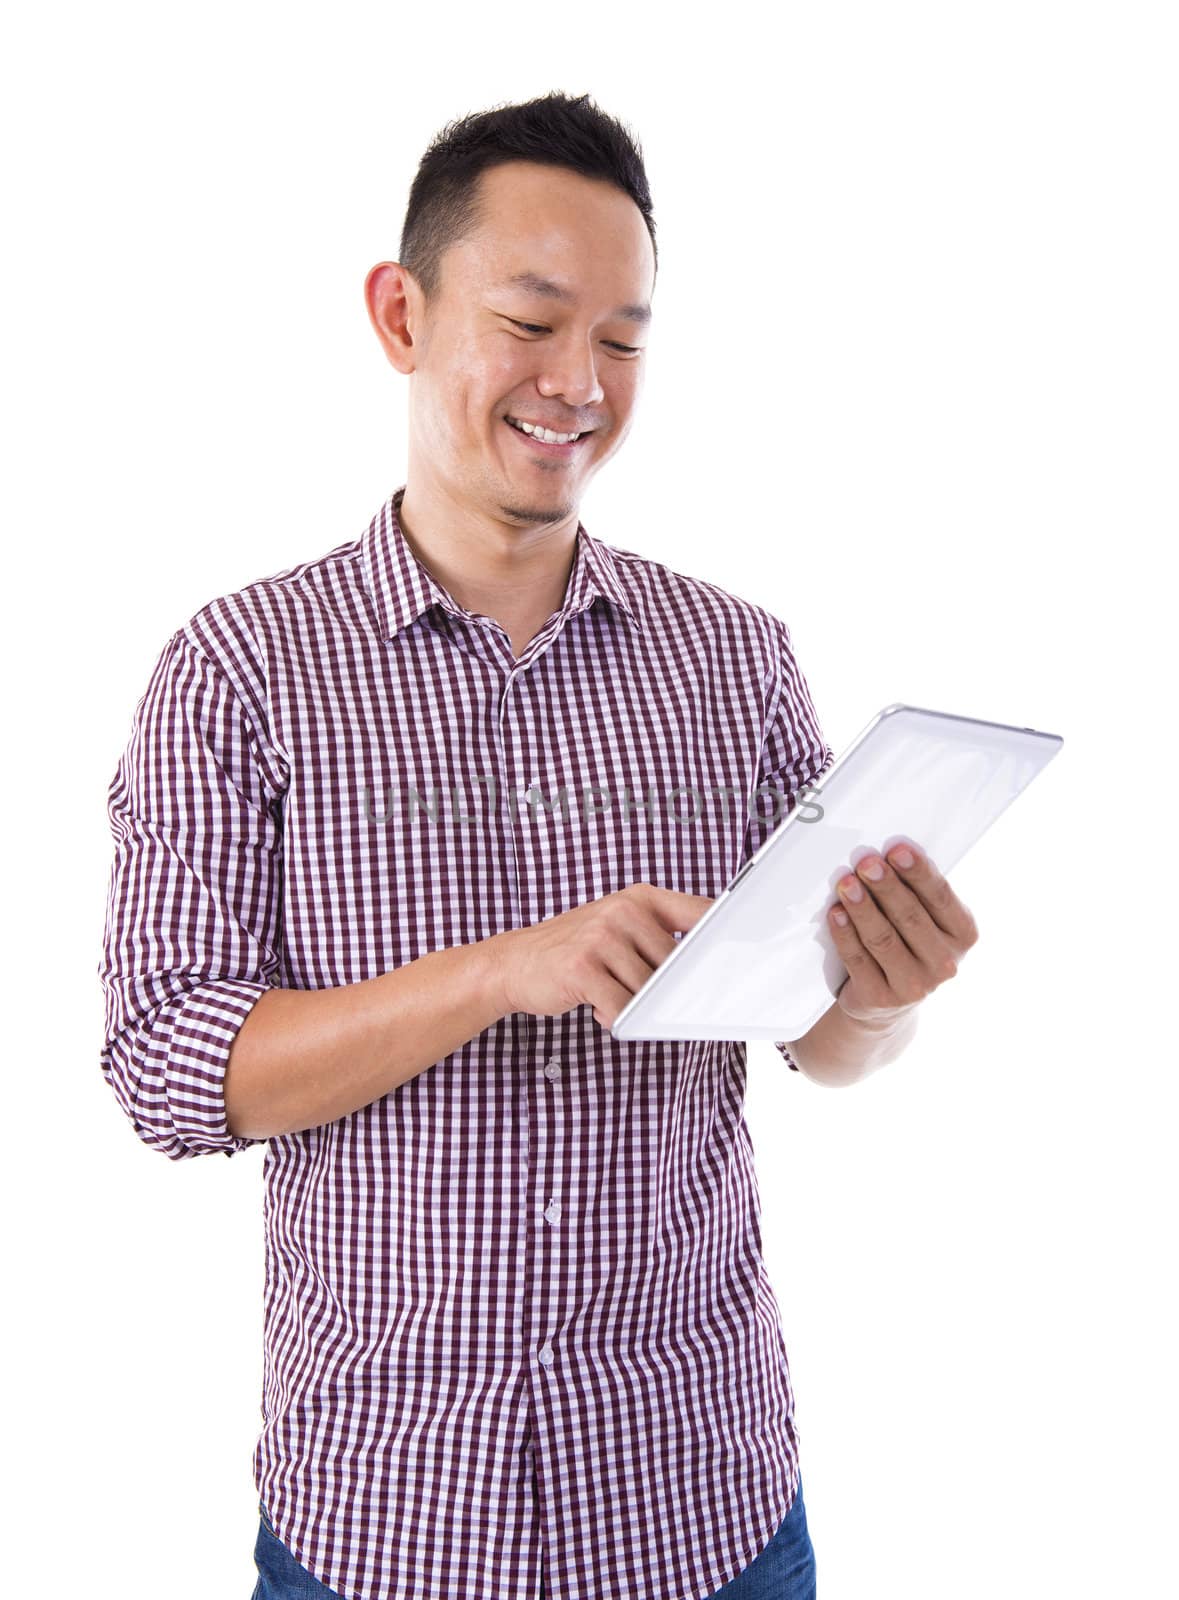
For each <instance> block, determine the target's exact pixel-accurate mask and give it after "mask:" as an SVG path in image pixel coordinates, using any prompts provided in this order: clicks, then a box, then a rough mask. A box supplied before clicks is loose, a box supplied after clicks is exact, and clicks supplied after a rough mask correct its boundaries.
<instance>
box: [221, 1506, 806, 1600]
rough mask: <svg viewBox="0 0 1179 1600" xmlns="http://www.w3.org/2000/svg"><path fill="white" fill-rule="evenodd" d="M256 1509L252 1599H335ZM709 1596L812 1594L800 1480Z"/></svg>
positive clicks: (789, 1597) (802, 1597) (801, 1597)
mask: <svg viewBox="0 0 1179 1600" xmlns="http://www.w3.org/2000/svg"><path fill="white" fill-rule="evenodd" d="M258 1510H259V1512H260V1514H261V1516H260V1521H259V1524H258V1540H257V1543H256V1544H255V1545H254V1565H255V1566H256V1567H257V1568H258V1582H257V1584H256V1585H255V1587H254V1593H253V1594H252V1595H251V1597H250V1600H339V1596H338V1595H337V1594H336V1591H335V1590H334V1589H328V1588H325V1587H324V1585H323V1584H322V1583H320V1582H319V1580H318V1579H317V1578H313V1577H312V1576H311V1574H310V1573H309V1572H308V1571H307V1569H306V1567H301V1566H300V1565H299V1563H298V1562H297V1561H296V1560H295V1558H294V1556H293V1555H292V1554H291V1552H290V1551H289V1550H288V1549H287V1547H286V1545H285V1544H283V1543H282V1542H281V1541H280V1540H279V1539H278V1537H277V1536H276V1535H275V1532H274V1529H273V1528H272V1527H271V1526H270V1519H269V1517H268V1516H267V1515H266V1509H265V1507H264V1506H263V1505H262V1504H261V1502H259V1505H258ZM541 1600H544V1586H543V1584H542V1586H541ZM710 1600H815V1551H814V1546H813V1545H812V1544H811V1536H810V1533H809V1531H808V1529H807V1525H806V1506H805V1505H804V1504H803V1500H802V1484H801V1482H800V1483H799V1485H798V1493H797V1494H796V1495H795V1497H794V1504H793V1505H792V1506H791V1508H790V1510H789V1511H788V1512H787V1513H786V1516H785V1518H784V1520H783V1521H782V1523H781V1524H780V1526H779V1528H778V1531H777V1532H776V1533H775V1534H774V1537H773V1538H772V1539H771V1540H770V1542H769V1544H768V1545H767V1546H766V1548H765V1549H764V1550H762V1551H760V1552H759V1554H758V1555H756V1556H754V1558H753V1560H752V1561H751V1562H750V1563H749V1565H748V1566H747V1567H746V1568H745V1569H744V1571H743V1572H739V1573H738V1574H737V1576H736V1577H735V1578H732V1579H730V1581H729V1582H728V1583H726V1584H725V1586H724V1588H722V1589H718V1590H717V1591H716V1593H715V1594H714V1595H712V1596H711V1597H710Z"/></svg>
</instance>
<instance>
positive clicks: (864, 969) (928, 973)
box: [827, 845, 978, 1024]
mask: <svg viewBox="0 0 1179 1600" xmlns="http://www.w3.org/2000/svg"><path fill="white" fill-rule="evenodd" d="M903 848H904V847H903V846H901V845H894V846H893V848H892V849H891V850H890V851H889V853H888V856H887V857H884V856H882V855H867V856H865V857H864V859H863V860H862V861H861V862H859V863H858V865H857V867H856V870H855V872H854V873H845V874H844V875H843V876H842V877H841V878H840V880H839V882H838V884H837V885H836V888H837V889H838V891H839V904H840V906H842V909H843V910H844V911H845V912H846V913H847V916H848V921H847V923H846V925H845V926H844V927H842V928H841V927H840V926H839V924H838V922H837V921H836V919H835V910H836V908H835V907H832V908H831V910H829V911H828V913H827V925H828V927H829V928H830V930H831V934H832V937H833V938H834V940H835V948H836V950H837V951H838V952H839V958H840V960H841V961H842V962H843V964H844V966H845V967H846V968H847V973H848V975H847V980H846V982H845V983H844V984H843V986H842V987H841V989H840V991H839V993H838V995H837V996H836V1002H837V1004H838V1005H839V1006H841V1007H842V1009H843V1010H844V1011H845V1012H846V1013H847V1015H848V1016H849V1017H853V1018H854V1019H855V1020H856V1021H858V1022H869V1023H880V1024H887V1023H889V1022H892V1021H894V1020H896V1019H897V1018H899V1017H900V1016H902V1015H903V1014H904V1013H905V1012H907V1011H911V1010H912V1008H913V1007H914V1006H915V1005H918V1004H919V1003H920V1002H921V1001H922V1000H924V999H925V997H926V995H927V994H931V993H932V992H933V990H934V989H936V988H937V987H938V985H939V984H942V983H945V982H946V980H947V979H949V978H952V977H953V976H954V975H955V973H956V972H957V971H958V963H959V961H961V959H962V957H963V956H964V955H965V953H966V951H967V950H969V949H970V947H971V945H972V944H974V942H975V941H976V939H977V938H978V927H977V925H976V924H975V920H974V918H973V917H972V916H971V914H970V912H969V910H968V909H967V908H966V906H964V905H963V904H962V901H961V900H959V898H958V896H957V895H956V894H955V893H954V891H953V889H951V888H950V885H949V884H948V883H947V881H946V880H945V878H943V877H942V875H941V873H940V872H939V871H938V870H937V868H936V867H935V866H934V865H933V863H932V862H931V861H930V860H929V859H928V858H927V857H926V856H925V855H923V854H922V853H921V852H920V851H919V850H917V849H910V851H909V854H910V855H911V856H912V857H913V864H912V865H911V866H908V867H906V866H904V865H903V864H902V861H901V860H900V859H899V856H900V852H901V851H902V849H903ZM873 867H881V868H883V876H881V877H880V878H877V879H874V878H873V877H872V876H871V872H870V869H871V868H873ZM853 882H854V883H858V884H859V886H860V889H861V890H862V892H863V895H862V898H861V899H860V901H859V902H858V903H857V902H856V901H854V900H852V899H851V898H850V897H849V896H848V895H847V894H845V893H844V886H845V885H846V884H850V883H853Z"/></svg>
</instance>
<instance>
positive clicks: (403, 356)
mask: <svg viewBox="0 0 1179 1600" xmlns="http://www.w3.org/2000/svg"><path fill="white" fill-rule="evenodd" d="M420 301H421V292H420V290H419V289H418V286H417V284H416V283H415V282H414V280H413V276H412V274H411V273H410V272H408V271H407V270H406V268H405V267H403V266H401V264H400V263H399V262H397V261H378V262H377V264H376V266H375V267H371V268H370V269H369V273H368V276H367V277H366V278H365V280H364V303H365V305H366V306H367V307H368V318H369V321H370V322H371V323H372V325H373V332H374V333H375V334H376V336H377V338H378V339H379V340H380V343H381V349H382V350H383V351H384V352H385V356H386V359H387V360H388V361H389V363H390V365H392V366H394V367H396V368H397V370H398V372H403V373H405V374H406V375H408V374H409V373H411V372H412V371H413V370H414V367H415V365H416V358H415V351H414V342H413V335H412V333H411V332H410V323H411V320H412V319H413V318H414V317H415V316H416V315H417V309H416V308H417V307H418V306H419V305H420Z"/></svg>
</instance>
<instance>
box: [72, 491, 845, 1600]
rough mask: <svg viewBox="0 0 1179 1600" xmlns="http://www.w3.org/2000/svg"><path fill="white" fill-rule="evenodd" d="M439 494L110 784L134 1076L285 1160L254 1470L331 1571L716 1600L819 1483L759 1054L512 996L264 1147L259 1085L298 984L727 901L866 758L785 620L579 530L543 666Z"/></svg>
mask: <svg viewBox="0 0 1179 1600" xmlns="http://www.w3.org/2000/svg"><path fill="white" fill-rule="evenodd" d="M403 493H404V487H403V488H401V489H399V490H397V491H396V492H395V493H394V494H392V495H391V496H390V497H389V499H388V500H387V501H386V502H385V504H384V505H383V506H381V508H380V509H379V511H378V512H377V514H376V515H375V516H374V518H373V520H372V522H371V524H370V525H369V527H368V528H367V529H366V530H365V531H364V532H363V534H361V536H360V537H358V538H355V539H352V540H351V541H349V542H347V543H344V544H341V545H338V546H337V547H336V548H334V549H332V550H331V551H329V552H328V554H326V555H324V556H321V557H319V558H318V559H314V560H310V561H306V562H303V563H301V564H299V565H296V566H292V567H289V568H286V569H284V570H283V571H281V572H279V573H276V574H274V575H273V576H271V577H269V578H264V579H261V580H259V581H258V582H256V583H253V584H250V585H249V586H247V587H246V588H243V589H242V590H240V591H238V592H236V593H234V594H230V595H226V596H222V597H221V598H219V599H216V600H213V601H211V602H210V603H209V604H207V605H206V606H204V607H203V608H202V609H201V610H200V611H198V612H197V613H196V614H195V615H194V616H193V617H192V618H191V619H190V620H189V621H188V622H187V623H186V624H185V626H183V627H182V628H180V629H178V630H177V632H175V633H174V634H173V635H172V637H171V638H170V639H169V640H168V642H167V644H166V645H165V646H164V648H163V650H162V652H161V654H160V656H159V658H158V661H157V663H156V665H155V667H154V669H153V671H152V674H151V678H150V681H149V683H148V687H147V690H146V692H145V694H144V696H143V698H142V699H141V700H140V702H139V704H138V705H137V706H136V708H135V713H134V717H133V720H132V731H131V736H130V739H129V741H128V744H127V746H126V749H125V751H124V752H123V754H122V756H121V758H120V760H119V763H118V768H117V770H116V773H115V776H114V778H113V779H112V782H111V786H110V793H109V813H110V819H111V825H112V829H113V835H114V843H115V859H114V866H113V871H112V875H111V883H110V893H109V899H108V904H107V925H106V936H105V941H104V947H103V956H102V960H101V962H100V964H99V973H100V977H101V979H102V983H103V990H104V995H105V1004H106V1033H105V1042H104V1045H103V1049H102V1058H101V1060H102V1070H103V1073H104V1075H105V1076H106V1079H107V1081H108V1082H109V1084H110V1086H111V1088H112V1090H113V1091H114V1093H115V1095H116V1097H117V1099H118V1102H119V1104H120V1105H121V1106H122V1108H123V1110H124V1112H125V1113H126V1115H127V1117H128V1118H129V1120H130V1122H131V1125H132V1127H133V1129H134V1131H135V1133H136V1134H137V1135H138V1136H139V1138H140V1139H142V1140H143V1141H144V1142H145V1143H146V1144H147V1145H149V1146H151V1147H152V1148H154V1149H157V1150H160V1151H162V1152H163V1153H164V1154H165V1155H167V1156H169V1157H170V1158H172V1159H173V1160H184V1159H187V1158H191V1157H194V1156H199V1155H204V1154H210V1153H216V1152H221V1153H223V1154H225V1155H226V1156H232V1155H235V1154H237V1153H238V1152H240V1151H243V1150H245V1149H246V1148H247V1147H248V1146H250V1145H252V1144H256V1143H263V1144H264V1145H265V1159H264V1167H263V1186H264V1223H265V1236H266V1282H265V1321H264V1351H263V1355H264V1378H263V1393H262V1428H261V1433H260V1436H259V1439H258V1443H257V1447H256V1450H255V1456H254V1476H255V1482H256V1486H257V1489H258V1494H259V1497H260V1498H261V1500H262V1501H263V1502H264V1503H265V1505H266V1507H267V1509H268V1511H269V1513H270V1517H271V1520H272V1522H273V1525H274V1528H275V1531H276V1532H277V1534H278V1536H279V1538H280V1539H281V1540H282V1541H283V1543H284V1544H286V1545H287V1546H288V1547H289V1549H290V1550H291V1551H292V1552H293V1554H294V1555H295V1557H296V1559H297V1560H298V1561H299V1562H301V1563H302V1565H303V1566H305V1567H306V1568H307V1569H308V1570H309V1571H310V1572H311V1573H313V1574H314V1575H315V1576H316V1577H317V1578H318V1579H319V1580H320V1581H321V1582H322V1583H324V1584H326V1585H327V1586H328V1587H329V1588H331V1589H333V1590H336V1591H337V1592H338V1593H339V1594H341V1595H343V1596H346V1597H348V1600H457V1597H462V1600H515V1597H517V1596H521V1597H528V1596H534V1595H536V1594H537V1593H538V1591H539V1587H540V1581H541V1575H542V1569H543V1577H544V1587H545V1592H546V1595H547V1596H548V1597H550V1600H601V1597H602V1596H606V1595H609V1596H621V1597H627V1600H630V1597H642V1600H657V1597H658V1600H700V1597H704V1596H709V1595H712V1594H713V1593H714V1592H715V1591H716V1590H717V1589H719V1588H720V1587H721V1586H722V1585H723V1584H724V1583H726V1582H727V1581H728V1580H729V1579H731V1578H733V1577H734V1576H735V1575H736V1574H737V1573H738V1572H740V1571H741V1570H743V1569H744V1568H745V1567H746V1566H747V1565H748V1564H749V1562H750V1561H751V1560H752V1559H753V1557H754V1556H755V1555H756V1554H757V1553H758V1551H759V1550H761V1549H762V1548H763V1547H764V1546H765V1545H766V1543H767V1542H768V1541H769V1539H770V1537H771V1535H772V1534H773V1532H774V1531H775V1529H776V1528H777V1527H778V1525H779V1524H780V1522H781V1521H782V1518H783V1517H784V1516H785V1514H786V1511H787V1510H788V1509H789V1507H790V1505H791V1504H792V1503H793V1499H794V1495H795V1491H796V1486H797V1483H798V1477H799V1463H798V1440H797V1431H796V1428H795V1424H794V1417H793V1394H792V1389H791V1382H790V1373H789V1367H788V1364H787V1358H786V1351H785V1346H784V1343H783V1338H782V1332H781V1325H780V1321H779V1315H778V1309H777V1304H776V1301H775V1297H774V1294H773V1291H772V1288H771V1286H770V1283H769V1280H768V1277H767V1275H766V1271H765V1267H764V1264H763V1261H762V1253H761V1231H760V1221H759V1219H760V1207H759V1201H758V1194H757V1185H756V1179H755V1174H754V1163H753V1148H752V1144H751V1141H750V1137H749V1133H748V1130H747V1127H746V1124H745V1120H744V1116H743V1112H742V1105H743V1097H744V1090H745V1072H746V1050H745V1045H744V1043H742V1042H739V1041H734V1042H720V1043H717V1042H665V1041H652V1042H629V1043H628V1042H624V1041H619V1040H615V1039H614V1038H612V1037H611V1035H610V1034H609V1033H608V1031H606V1030H605V1029H603V1028H602V1027H601V1026H600V1025H599V1024H598V1023H597V1022H595V1020H594V1018H593V1015H592V1008H591V1007H590V1006H588V1005H581V1006H578V1007H576V1008H574V1009H573V1010H572V1011H569V1012H566V1013H565V1014H564V1015H563V1016H556V1017H532V1016H529V1015H526V1014H524V1013H514V1014H512V1015H510V1016H506V1017H503V1018H502V1019H501V1020H500V1021H499V1022H498V1023H496V1024H495V1025H494V1026H493V1027H490V1028H488V1029H486V1030H485V1031H484V1032H483V1033H481V1034H479V1035H478V1036H477V1037H476V1038H473V1039H471V1040H469V1041H468V1042H467V1043H466V1044H465V1045H463V1046H462V1048H460V1049H458V1050H456V1051H454V1052H453V1053H452V1054H451V1055H449V1056H447V1057H446V1058H445V1059H444V1060H441V1061H438V1062H437V1063H435V1064H434V1065H433V1066H431V1067H429V1068H427V1069H426V1070H425V1071H422V1072H420V1073H418V1074H417V1075H416V1076H415V1077H413V1078H412V1079H410V1080H409V1081H408V1082H406V1083H403V1084H402V1085H400V1086H399V1087H398V1088H396V1089H394V1090H393V1091H392V1092H391V1093H389V1094H387V1095H385V1096H383V1097H382V1098H381V1099H379V1100H377V1101H375V1102H373V1103H372V1104H371V1105H368V1106H366V1107H364V1108H363V1109H362V1110H359V1111H357V1112H355V1113H353V1114H352V1115H350V1116H346V1117H342V1118H340V1119H339V1120H338V1121H335V1122H332V1123H330V1124H327V1125H325V1126H320V1127H315V1128H309V1129H307V1130H306V1131H305V1132H302V1133H295V1134H288V1135H285V1136H282V1137H278V1138H273V1139H270V1140H265V1141H263V1140H255V1139H249V1138H235V1137H233V1136H232V1135H230V1134H229V1133H228V1131H227V1129H226V1122H225V1105H224V1097H223V1077H224V1072H225V1065H226V1061H227V1059H228V1056H229V1051H230V1048H231V1046H232V1044H233V1040H234V1036H235V1034H236V1032H237V1030H238V1028H239V1027H240V1026H241V1024H242V1022H243V1020H244V1019H245V1017H246V1015H247V1014H248V1013H249V1011H250V1008H251V1007H252V1006H253V1004H254V1003H255V1002H256V1000H257V999H258V997H259V996H260V995H262V994H264V993H265V992H266V990H267V989H268V988H269V987H271V986H281V987H284V988H294V989H319V988H325V987H334V986H337V985H340V984H352V983H359V982H362V981H363V980H365V979H367V978H373V977H376V976H378V975H379V974H381V973H385V972H388V971H389V970H390V969H391V968H395V967H399V966H401V965H403V964H404V963H406V962H409V961H413V960H414V959H415V958H417V957H418V956H421V955H424V954H425V953H426V952H428V951H431V950H437V949H441V948H445V947H449V946H452V945H457V944H464V943H467V942H470V941H472V940H477V939H483V938H487V937H488V936H490V935H492V934H495V933H497V932H499V931H501V930H503V929H506V928H511V927H519V926H522V925H525V924H529V923H533V922H536V921H539V920H540V919H542V918H545V917H550V916H556V915H559V914H560V913H561V912H563V911H567V910H569V909H571V908H572V907H574V906H576V905H579V904H581V903H582V902H584V901H587V900H591V899H596V898H597V897H599V896H601V895H606V894H609V893H611V892H613V891H614V890H617V889H621V888H624V887H625V886H626V885H628V884H630V883H635V882H639V881H646V882H650V883H654V884H659V885H662V886H664V887H667V888H672V889H679V890H682V891H685V892H687V893H690V894H700V895H709V896H715V895H718V894H720V893H721V891H722V890H723V889H724V887H725V886H726V884H727V883H728V882H729V880H730V879H731V878H732V877H733V875H734V874H735V873H736V872H737V870H738V869H739V867H740V866H741V865H742V863H743V862H744V861H746V860H747V859H748V858H749V856H750V855H751V854H752V852H753V851H754V850H755V849H757V848H758V846H759V845H760V844H761V843H762V842H763V840H764V839H765V838H766V837H767V836H768V834H769V832H770V831H772V829H773V827H774V826H776V825H777V823H778V822H779V821H780V820H781V818H782V816H784V815H785V814H786V812H787V811H788V810H789V809H791V808H792V807H793V804H794V796H795V794H796V792H797V791H798V790H799V789H800V788H801V787H802V786H803V785H805V784H806V783H808V782H811V781H814V780H817V779H818V778H820V777H821V776H822V775H823V773H825V772H826V770H827V769H828V767H829V766H830V765H831V763H832V761H833V760H834V753H833V751H832V750H831V749H830V747H829V746H828V745H827V744H826V743H825V740H824V738H823V736H822V733H821V731H820V727H819V722H818V719H817V717H816V715H815V710H814V707H813V705H812V703H811V698H810V694H809V691H808V688H807V684H806V680H805V678H804V676H803V674H802V672H801V670H800V668H799V666H798V663H797V662H796V660H795V658H794V655H793V651H792V646H791V638H790V634H789V631H788V629H787V627H786V625H785V624H784V623H783V622H781V621H779V620H778V619H777V618H776V617H774V616H773V615H771V614H770V613H769V612H768V611H766V610H765V609H764V608H762V607H760V606H758V605H756V604H753V603H751V602H749V601H746V600H742V599H739V598H737V597H736V596H733V595H730V594H728V593H726V592H725V591H724V590H722V589H720V588H718V587H716V586H715V585H713V584H710V583H707V582H705V581H703V580H701V579H697V578H693V577H689V576H685V575H683V574H681V573H679V572H676V571H674V570H673V569H672V568H670V567H668V566H666V565H663V564H661V563H659V562H656V561H652V560H648V559H646V558H644V557H643V556H641V555H639V554H636V553H635V552H633V551H629V550H622V549H617V548H614V547H611V546H607V545H605V544H602V543H600V542H598V541H597V540H595V539H593V538H591V537H590V535H589V534H588V533H587V531H586V529H585V527H584V526H583V525H581V524H579V526H578V534H577V545H576V558H575V561H574V565H573V569H572V572H571V575H570V580H569V584H568V587H567V591H566V595H565V599H564V603H563V605H562V607H561V609H560V610H559V611H557V612H555V613H554V614H553V615H552V616H551V617H550V618H549V619H548V621H547V622H546V623H545V624H544V626H543V627H542V628H541V629H540V631H539V632H538V633H537V634H536V636H535V637H534V638H533V639H532V640H531V642H530V643H529V644H528V646H527V648H526V649H525V651H524V653H523V655H521V656H520V657H519V658H518V659H516V658H515V657H513V654H512V649H511V645H510V642H509V639H508V636H507V634H506V632H505V631H504V629H503V628H501V627H500V626H499V625H498V624H496V623H495V622H493V621H491V620H490V619H489V618H487V617H485V616H480V615H476V614H474V613H472V612H470V611H467V610H465V609H464V608H463V607H462V606H460V605H458V604H457V603H456V602H455V601H454V599H453V598H452V597H451V596H450V594H449V593H448V592H447V590H446V589H445V588H443V587H442V586H441V585H440V584H439V583H438V582H437V581H436V580H435V579H434V578H433V577H432V576H431V574H430V573H429V572H428V570H427V569H426V567H425V566H424V565H423V564H422V563H421V561H419V559H418V558H417V556H416V555H415V553H414V551H413V550H412V548H411V547H410V545H409V543H408V542H407V540H406V538H405V536H404V534H403V532H402V530H401V528H400V526H399V523H398V508H399V506H400V501H401V496H402V494H403ZM767 786H773V787H774V788H776V789H777V790H778V791H780V794H781V795H782V796H784V802H783V801H782V800H778V801H777V802H775V797H774V796H772V795H769V794H767V793H766V792H765V790H766V787H767ZM726 790H727V791H729V793H727V794H726V792H725V791H726ZM562 795H563V798H562ZM396 1048H397V1041H396V1039H395V1038H390V1041H389V1050H390V1057H391V1059H392V1058H393V1055H394V1053H395V1051H396ZM778 1048H779V1050H780V1051H781V1052H782V1054H783V1056H785V1057H786V1059H787V1061H789V1052H788V1051H787V1050H786V1048H785V1044H780V1045H779V1046H778ZM790 1064H791V1065H793V1063H792V1062H791V1063H790Z"/></svg>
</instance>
